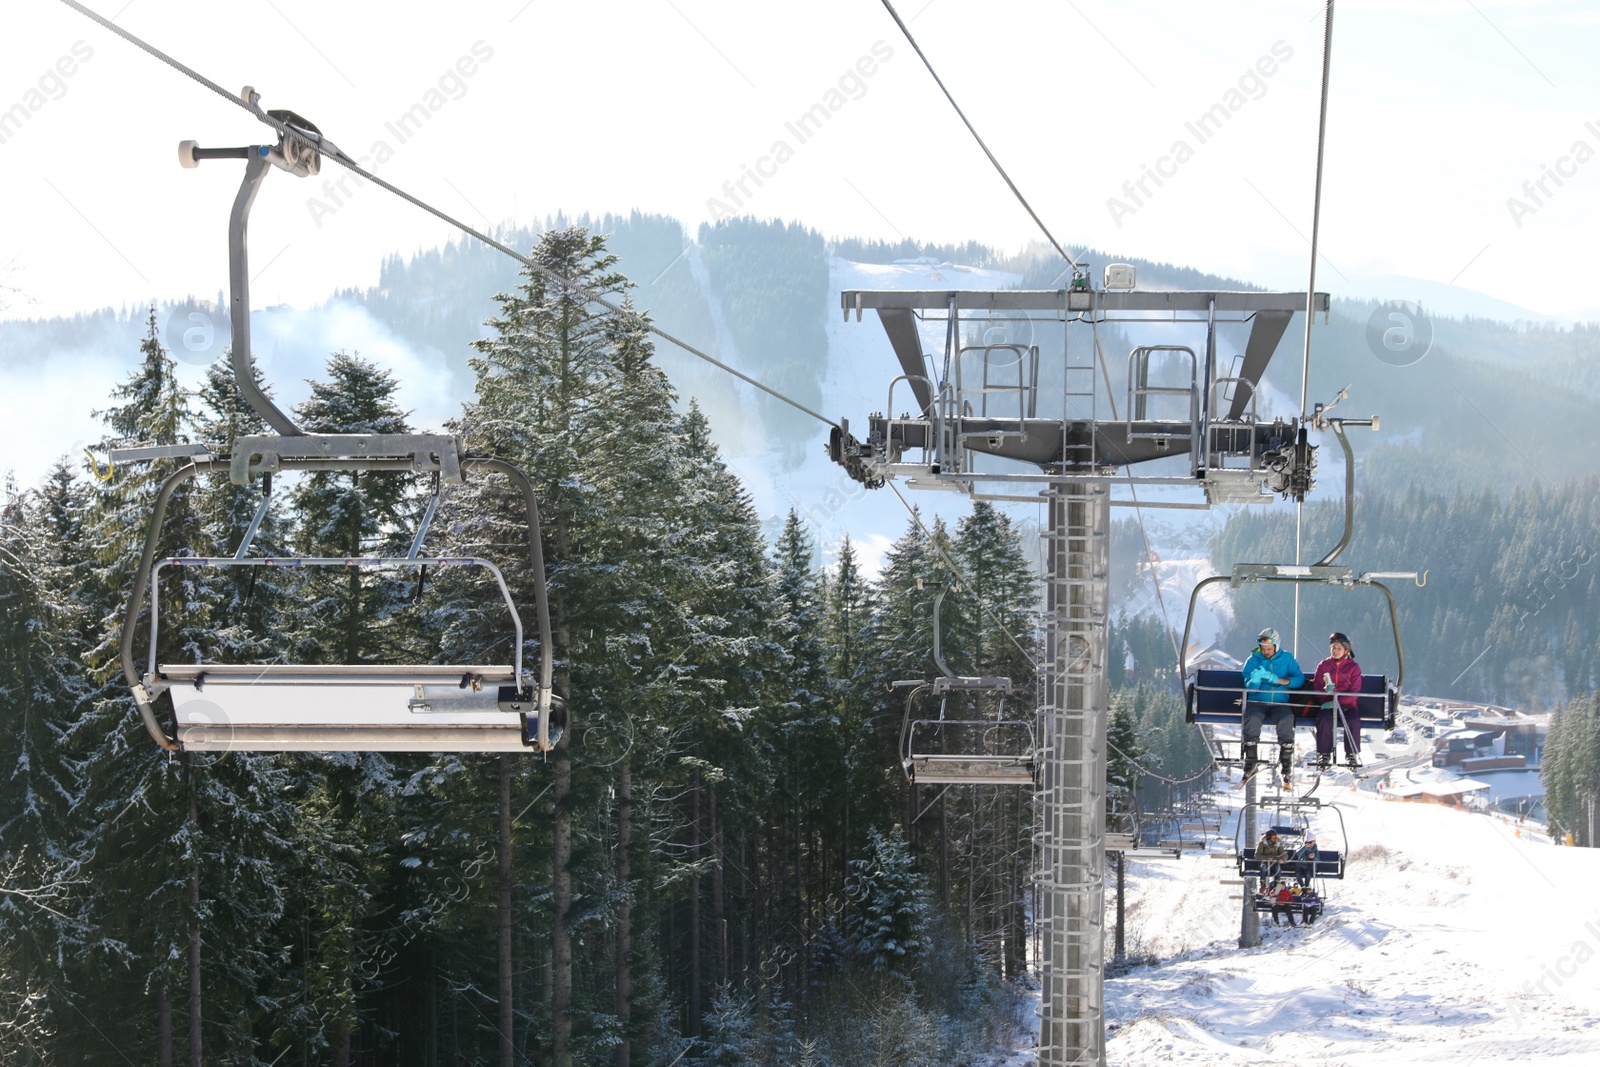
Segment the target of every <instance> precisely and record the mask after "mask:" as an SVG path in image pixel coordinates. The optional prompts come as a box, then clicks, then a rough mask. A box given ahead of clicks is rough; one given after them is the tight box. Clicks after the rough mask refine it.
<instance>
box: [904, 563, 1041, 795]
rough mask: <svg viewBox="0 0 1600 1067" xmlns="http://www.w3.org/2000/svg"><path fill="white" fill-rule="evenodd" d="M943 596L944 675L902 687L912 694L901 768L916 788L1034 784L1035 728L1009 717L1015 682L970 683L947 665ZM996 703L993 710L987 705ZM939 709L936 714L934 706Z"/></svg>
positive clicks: (937, 650)
mask: <svg viewBox="0 0 1600 1067" xmlns="http://www.w3.org/2000/svg"><path fill="white" fill-rule="evenodd" d="M944 596H945V594H944V592H943V591H941V592H940V593H939V595H938V596H937V597H935V598H934V603H933V617H934V629H933V658H934V662H935V663H936V664H937V665H938V667H939V670H940V672H941V673H940V674H939V676H938V677H936V678H934V679H933V680H931V681H927V680H922V679H919V680H916V681H910V682H897V683H895V684H896V686H897V687H904V688H909V689H910V692H909V693H908V694H907V696H906V706H905V717H904V719H903V721H902V724H901V728H900V763H901V767H902V768H903V769H904V770H905V774H906V778H907V779H908V780H910V781H911V782H912V783H913V784H916V785H1022V786H1031V785H1033V784H1034V765H1035V749H1036V742H1035V738H1034V732H1033V724H1032V723H1030V722H1026V721H1024V720H1021V719H1015V718H1007V717H1006V698H1007V697H1008V696H1010V695H1011V692H1012V685H1011V679H1010V678H983V677H964V676H961V675H958V674H956V673H954V672H953V671H951V670H950V669H949V668H948V667H947V666H946V665H945V662H944V658H943V650H942V648H941V645H940V637H939V606H940V604H941V603H942V602H943V600H944ZM991 698H992V700H993V710H992V711H986V710H985V709H984V708H983V704H984V702H985V701H986V700H987V699H991ZM935 701H936V702H937V704H936V714H930V713H929V710H930V709H929V704H930V703H932V702H935Z"/></svg>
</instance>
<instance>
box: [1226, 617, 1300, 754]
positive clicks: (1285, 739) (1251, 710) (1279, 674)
mask: <svg viewBox="0 0 1600 1067" xmlns="http://www.w3.org/2000/svg"><path fill="white" fill-rule="evenodd" d="M1242 673H1243V674H1244V687H1245V704H1244V746H1243V756H1244V774H1245V778H1247V779H1248V778H1249V777H1250V776H1251V775H1252V774H1254V773H1255V771H1256V768H1257V766H1258V765H1259V764H1260V762H1261V761H1260V760H1258V759H1257V758H1256V745H1257V743H1258V742H1260V740H1261V726H1262V724H1263V723H1264V722H1266V721H1267V720H1269V719H1270V720H1271V721H1272V723H1273V725H1274V727H1275V728H1276V729H1277V731H1278V765H1279V767H1280V768H1281V769H1282V771H1283V781H1284V784H1285V785H1287V784H1288V782H1289V775H1290V772H1291V771H1292V770H1293V769H1294V708H1292V707H1290V706H1289V693H1288V691H1289V690H1290V689H1298V688H1299V687H1300V686H1302V685H1304V684H1305V681H1306V675H1305V672H1304V671H1302V670H1301V669H1300V664H1298V663H1296V662H1295V658H1294V655H1293V654H1292V653H1290V652H1288V651H1286V650H1284V649H1281V648H1279V647H1278V631H1276V630H1274V629H1272V628H1271V627H1270V626H1269V627H1267V628H1266V629H1265V630H1262V631H1261V633H1260V634H1258V635H1257V636H1256V650H1255V651H1254V652H1252V653H1250V658H1249V659H1247V660H1245V661H1244V670H1243V672H1242Z"/></svg>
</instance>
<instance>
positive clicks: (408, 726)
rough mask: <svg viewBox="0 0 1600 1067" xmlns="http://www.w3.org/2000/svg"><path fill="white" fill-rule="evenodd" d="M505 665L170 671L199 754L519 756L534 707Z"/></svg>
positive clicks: (163, 672) (190, 741)
mask: <svg viewBox="0 0 1600 1067" xmlns="http://www.w3.org/2000/svg"><path fill="white" fill-rule="evenodd" d="M515 683H516V670H515V668H513V667H511V666H509V665H503V666H479V665H461V666H458V665H450V664H426V665H421V666H377V665H372V664H360V665H356V666H333V665H313V666H302V665H296V664H269V665H265V666H262V665H249V664H198V665H196V664H164V665H162V666H161V667H160V668H159V669H158V671H157V674H156V676H155V677H152V678H151V679H150V680H149V682H148V683H147V684H151V685H152V688H155V687H159V686H163V685H164V686H166V687H167V692H168V694H169V696H170V697H171V699H172V707H173V714H174V718H175V720H176V723H177V733H178V740H179V742H180V743H181V744H182V745H183V746H184V747H185V748H191V749H195V750H198V751H229V750H244V751H263V752H326V751H333V752H352V751H356V752H359V751H378V752H438V751H447V750H448V751H459V752H523V751H526V745H525V744H524V741H523V734H524V726H525V723H526V721H527V719H526V713H527V712H530V711H534V710H535V709H536V708H537V704H536V702H535V701H534V700H533V695H532V693H531V691H530V690H528V689H525V688H524V689H519V688H518V687H517V686H516V684H515Z"/></svg>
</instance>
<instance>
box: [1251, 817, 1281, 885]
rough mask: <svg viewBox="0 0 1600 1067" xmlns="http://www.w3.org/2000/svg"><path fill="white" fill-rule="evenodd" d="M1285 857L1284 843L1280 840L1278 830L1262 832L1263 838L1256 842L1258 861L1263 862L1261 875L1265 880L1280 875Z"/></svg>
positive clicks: (1273, 878) (1271, 879) (1270, 879)
mask: <svg viewBox="0 0 1600 1067" xmlns="http://www.w3.org/2000/svg"><path fill="white" fill-rule="evenodd" d="M1285 858H1286V853H1285V852H1284V850H1283V844H1282V842H1280V841H1279V840H1278V831H1276V830H1268V831H1267V832H1266V833H1264V834H1262V835H1261V840H1260V841H1258V842H1256V862H1258V863H1260V864H1261V877H1262V879H1263V880H1264V881H1273V880H1275V879H1276V878H1277V877H1278V872H1279V871H1281V870H1282V869H1283V861H1284V859H1285Z"/></svg>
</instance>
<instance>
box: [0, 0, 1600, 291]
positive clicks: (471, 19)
mask: <svg viewBox="0 0 1600 1067" xmlns="http://www.w3.org/2000/svg"><path fill="white" fill-rule="evenodd" d="M92 6H94V7H95V8H96V9H97V10H99V11H101V12H102V13H104V14H107V15H113V14H114V15H116V17H117V21H118V23H119V24H120V25H122V26H125V27H127V28H128V29H130V30H132V31H133V32H135V33H138V34H139V35H141V36H143V37H145V38H146V39H148V40H149V41H150V42H151V43H153V44H155V45H156V46H158V47H160V48H163V49H165V50H167V51H169V52H170V53H172V54H173V55H175V56H177V57H179V58H181V59H182V60H184V61H185V62H187V63H189V64H191V65H192V66H194V67H195V68H197V69H198V70H200V71H201V72H203V73H205V74H206V75H208V76H209V77H211V78H212V79H214V80H215V81H217V82H219V83H220V84H222V85H224V86H226V87H228V88H230V89H234V88H237V87H239V86H241V85H243V84H245V83H249V84H252V85H254V86H255V87H256V88H257V90H259V91H260V92H261V94H262V97H263V103H264V105H265V106H267V107H269V108H290V109H293V110H295V111H298V112H300V113H301V114H303V115H305V116H306V117H307V118H309V119H311V120H312V121H313V122H315V123H317V124H318V125H319V126H320V127H321V128H322V130H323V131H324V132H325V133H326V134H328V135H329V136H330V137H331V138H332V139H333V140H335V141H336V142H337V143H339V144H340V145H341V146H342V147H344V148H345V149H346V150H347V151H349V152H351V154H353V155H358V156H362V155H371V156H372V157H373V161H374V162H375V163H378V160H380V159H381V160H382V162H381V163H378V165H377V167H376V169H377V170H378V172H379V173H381V174H382V175H383V176H384V177H386V178H387V179H388V180H391V181H393V182H396V183H397V184H400V185H402V186H403V187H405V188H407V189H409V190H411V191H413V192H415V193H416V194H417V195H419V196H422V197H423V198H425V199H429V200H431V201H434V202H436V203H438V204H439V205H440V206H441V207H443V208H445V209H447V210H450V211H452V212H457V213H459V214H460V216H461V217H462V218H464V219H466V220H469V221H471V222H474V223H484V224H488V223H494V222H498V221H503V220H511V219H514V220H517V221H522V222H526V221H529V220H532V219H535V218H540V217H544V216H547V215H549V214H550V213H552V212H555V211H558V210H560V211H566V212H569V213H573V212H581V211H590V212H604V211H626V210H628V209H631V208H639V209H642V210H646V211H657V212H665V213H669V214H672V215H675V216H677V217H679V218H681V219H683V220H685V221H686V222H688V223H690V224H698V223H699V222H701V221H704V220H707V219H709V218H712V217H713V216H714V215H715V214H717V213H718V212H720V211H722V210H730V211H740V212H744V211H748V212H751V213H754V214H756V215H760V216H775V217H780V218H785V219H797V220H799V221H802V222H804V223H806V224H807V225H809V226H812V227H815V228H817V229H819V230H821V231H822V232H823V233H824V234H828V235H841V234H859V235H865V236H872V237H882V238H895V237H897V236H898V235H901V234H903V235H906V236H909V237H914V238H919V239H938V240H966V239H976V240H979V241H982V242H985V243H988V244H992V245H997V246H1000V247H1002V248H1016V247H1020V246H1021V245H1022V244H1023V243H1024V242H1026V241H1029V240H1032V239H1035V238H1037V236H1038V235H1037V231H1036V230H1035V229H1034V227H1033V224H1032V223H1031V222H1030V220H1029V219H1028V218H1027V216H1026V215H1025V214H1024V212H1023V211H1022V209H1021V208H1020V207H1019V206H1018V205H1017V204H1016V202H1015V201H1014V200H1013V199H1012V198H1011V197H1010V195H1009V194H1008V193H1007V191H1006V189H1005V188H1004V186H1003V185H1002V183H1001V182H1000V180H999V178H998V177H997V176H996V175H995V174H994V173H993V171H992V170H991V169H990V167H989V164H988V163H987V161H986V160H985V159H984V158H983V157H982V155H981V153H980V152H979V151H978V149H977V147H976V146H975V145H974V144H973V143H972V141H971V139H970V138H969V137H968V135H967V133H966V131H965V130H964V129H963V128H961V126H960V125H959V122H958V120H957V119H956V117H955V115H954V114H953V113H952V111H951V109H950V107H949V105H948V104H947V103H946V102H945V101H944V99H943V98H942V97H941V96H940V94H939V92H938V89H937V87H936V86H935V85H934V84H933V82H932V80H931V79H930V78H929V76H928V74H927V72H926V71H925V70H924V69H923V68H922V66H921V64H920V63H919V61H918V60H917V58H916V56H915V54H914V53H913V52H912V51H911V49H910V48H909V47H908V46H907V45H906V43H905V42H904V40H903V39H902V38H901V37H900V35H899V33H898V31H897V29H896V27H895V26H894V24H893V22H892V21H891V20H890V19H889V17H888V15H887V13H886V12H885V11H884V9H883V7H882V6H881V4H880V3H878V2H876V0H815V2H811V3H807V4H774V3H766V4H756V3H750V2H749V0H745V2H741V3H732V2H726V0H633V2H623V3H612V4H581V3H556V2H551V0H532V2H528V0H483V2H473V0H458V2H456V3H451V4H437V3H428V4H414V3H405V2H400V3H393V2H386V3H381V4H380V3H339V4H332V3H327V2H326V0H321V2H312V0H268V2H267V3H264V4H259V5H245V6H240V5H234V4H218V3H215V2H199V0H195V2H184V0H172V2H158V0H131V2H129V0H92ZM7 9H8V10H7V12H6V15H5V32H4V33H3V34H0V109H9V110H6V111H5V112H4V113H3V115H4V118H3V120H0V137H3V143H0V202H3V203H4V204H5V215H4V218H5V222H4V226H3V230H0V271H4V274H3V276H0V282H4V284H7V285H9V286H11V287H12V288H14V289H16V290H20V292H14V293H9V294H6V297H7V299H6V302H7V303H8V304H9V307H8V308H7V309H6V311H5V312H4V314H8V315H12V316H15V315H30V316H31V315H44V314H60V313H66V312H71V311H75V310H83V309H88V308H93V307H99V306H103V305H107V304H120V303H134V302H140V301H147V300H151V299H156V300H161V301H165V300H169V299H172V298H175V297H178V296H181V295H184V294H188V293H195V294H201V295H207V296H210V295H214V294H215V293H217V292H218V291H219V290H221V289H223V288H225V286H226V255H225V245H224V234H225V222H226V217H227V212H228V206H229V204H230V202H231V199H232V197H233V195H234V191H235V189H236V187H237V185H238V180H239V176H240V175H239V164H237V163H235V162H231V161H230V162H222V163H210V164H207V165H204V166H202V167H201V168H199V169H198V170H192V171H189V170H182V169H180V168H179V167H178V165H177V162H176V146H177V143H178V142H179V141H180V140H182V139H184V138H194V139H197V140H198V141H199V142H200V143H201V144H203V145H208V146H221V145H233V144H243V143H250V142H251V141H257V140H261V139H263V138H264V137H266V136H268V135H269V134H270V131H268V130H267V128H266V127H264V126H262V125H260V124H259V123H257V122H255V121H254V120H252V119H251V118H250V117H249V116H247V115H246V114H245V113H244V112H242V111H240V110H237V109H235V108H234V107H232V106H230V105H229V104H228V103H226V102H225V101H223V100H222V99H220V98H218V97H216V96H215V95H213V94H211V93H210V92H208V91H206V90H204V89H203V88H201V87H200V86H198V85H196V84H195V83H193V82H191V81H189V80H188V79H186V78H184V77H183V76H181V75H179V74H178V73H176V72H174V71H172V70H170V69H168V68H166V67H164V66H162V65H160V64H158V63H157V62H156V61H155V60H153V59H151V58H150V57H149V56H147V55H145V54H143V53H141V52H139V51H137V50H135V49H134V48H133V47H132V46H130V45H128V44H127V43H125V42H123V41H121V40H119V39H117V38H115V37H113V36H111V35H110V34H108V33H107V32H106V31H104V30H102V29H100V28H99V27H98V26H95V25H94V24H92V23H90V22H89V21H88V20H86V19H84V18H83V17H82V16H80V15H78V14H77V13H75V12H74V11H72V10H71V9H69V8H67V7H66V6H65V5H63V4H60V3H57V2H54V0H13V2H12V3H10V4H8V5H7ZM1320 12H1321V6H1320V5H1319V4H1317V3H1312V2H1305V0H1296V2H1287V0H1285V2H1256V3H1222V4H1199V3H1193V2H1192V0H1183V2H1160V0H1157V2H1142V3H1137V4H1127V3H1124V4H1114V3H1109V2H1104V0H1072V2H1050V3H1046V2H1030V0H1009V2H1008V0H998V2H996V0H985V2H983V3H977V2H975V0H931V2H924V0H903V2H902V6H901V13H902V15H903V16H904V17H906V18H907V19H908V20H910V22H911V26H912V29H913V31H914V32H915V33H916V34H917V36H918V38H919V41H920V43H921V44H922V46H923V47H924V49H925V50H926V51H927V52H928V54H929V56H930V57H931V58H932V59H933V61H934V63H935V64H936V66H937V67H938V69H939V71H940V73H941V74H942V75H943V77H944V78H945V80H946V82H947V84H948V85H949V86H950V88H951V90H952V91H953V92H954V93H955V94H956V97H957V99H958V100H959V101H960V102H961V103H962V105H963V106H964V107H965V108H966V110H967V112H968V114H969V115H970V116H971V117H972V118H973V120H974V122H975V123H976V124H977V126H978V128H979V130H980V131H981V132H982V133H983V134H984V136H985V137H986V138H987V139H988V141H989V142H990V144H991V146H992V147H993V148H994V150H995V151H996V153H997V154H998V155H999V157H1000V158H1001V160H1002V161H1003V162H1004V163H1005V164H1006V166H1007V167H1008V168H1009V169H1010V171H1011V173H1012V175H1013V177H1014V178H1015V180H1016V181H1017V183H1018V184H1019V185H1020V186H1021V188H1022V189H1023V190H1024V192H1025V193H1026V194H1027V195H1028V196H1029V197H1030V198H1031V199H1032V201H1033V203H1034V205H1035V207H1036V208H1037V209H1038V211H1039V213H1040V215H1041V216H1042V217H1043V218H1044V219H1045V220H1046V222H1047V224H1048V225H1050V227H1051V228H1052V229H1053V230H1054V231H1055V233H1056V234H1057V236H1058V237H1060V238H1061V239H1062V240H1063V241H1064V242H1066V243H1067V244H1068V245H1069V247H1071V246H1080V245H1085V244H1087V245H1092V246H1095V247H1099V248H1105V249H1109V250H1112V251H1115V252H1119V253H1122V254H1126V255H1137V256H1143V257H1150V258H1155V259H1161V260H1167V261H1173V262H1181V263H1186V264H1190V265H1193V266H1197V267H1203V268H1207V269H1210V270H1215V271H1221V272H1225V273H1229V274H1232V275H1235V276H1242V277H1245V278H1247V279H1249V280H1251V281H1255V282H1258V283H1263V284H1269V285H1275V286H1282V287H1284V288H1292V287H1297V286H1303V285H1304V277H1305V268H1306V257H1307V251H1308V245H1307V241H1306V235H1308V234H1309V232H1310V215H1311V190H1312V180H1311V179H1312V172H1313V160H1314V149H1315V131H1316V113H1317V90H1318V78H1319V63H1320V50H1321V34H1322V21H1321V17H1320ZM1597 30H1600V10H1597V9H1596V7H1595V6H1594V5H1592V4H1585V3H1578V2H1567V3H1528V2H1515V0H1513V2H1495V0H1476V2H1473V0H1436V2H1430V0H1422V2H1410V3H1407V2H1400V3H1393V2H1388V0H1383V2H1379V0H1363V2H1344V3H1341V4H1339V7H1338V17H1337V22H1336V27H1335V39H1334V67H1333V78H1332V96H1331V112H1330V117H1329V131H1328V146H1327V153H1328V160H1327V172H1326V180H1325V194H1324V217H1323V230H1322V242H1323V250H1324V252H1325V260H1324V262H1323V265H1322V267H1321V268H1320V272H1319V279H1318V281H1319V288H1328V289H1330V290H1332V291H1333V292H1335V293H1336V294H1338V293H1340V292H1341V291H1347V292H1356V291H1360V290H1362V288H1363V286H1364V285H1366V284H1368V283H1363V282H1362V281H1361V279H1362V277H1363V276H1371V275H1405V276H1411V277H1416V278H1421V279H1427V280H1430V281H1434V282H1452V281H1453V282H1455V283H1456V284H1458V285H1461V286H1465V287H1467V288H1471V289H1477V290H1481V291H1484V292H1490V293H1493V294H1495V295H1496V296H1498V297H1500V298H1502V299H1505V300H1508V301H1511V302H1514V303H1517V304H1521V305H1523V306H1525V307H1528V308H1531V309H1534V310H1536V311H1539V312H1542V313H1546V314H1565V315H1577V314H1579V313H1580V312H1582V311H1584V310H1585V309H1593V308H1597V307H1600V299H1597V298H1596V297H1595V296H1594V295H1593V293H1592V292H1591V291H1590V288H1589V286H1590V284H1591V283H1592V278H1593V274H1594V272H1593V271H1592V270H1590V269H1585V268H1583V267H1581V266H1580V265H1579V255H1580V252H1579V250H1580V249H1582V248H1585V247H1590V246H1593V245H1594V244H1595V243H1596V241H1595V239H1596V238H1597V237H1600V210H1597V207H1596V197H1595V191H1596V189H1597V188H1600V160H1596V159H1594V158H1592V156H1593V155H1594V153H1596V152H1597V151H1600V68H1597V65H1596V64H1595V63H1594V60H1593V51H1594V45H1595V43H1596V39H1597ZM63 71H67V72H69V73H62V72H63ZM464 72H465V73H464ZM819 104H820V105H822V106H823V108H824V109H825V110H826V113H827V116H828V117H827V119H826V121H825V122H821V121H820V120H814V126H813V127H812V128H806V127H802V126H800V125H799V124H798V122H799V119H800V117H801V116H803V115H805V114H806V113H807V112H808V111H810V110H811V109H812V108H813V107H814V106H815V105H819ZM418 105H421V107H420V108H418ZM1219 105H1220V106H1219ZM1208 112H1211V113H1213V118H1212V119H1211V121H1210V124H1209V125H1204V124H1202V123H1201V118H1202V116H1204V115H1206V114H1207V113H1208ZM407 113H414V114H416V115H418V116H422V115H425V116H426V118H425V120H424V119H423V118H420V117H419V118H415V119H413V121H412V125H411V127H410V128H405V127H402V126H401V125H400V120H401V118H402V116H405V115H406V114H407ZM1591 123H1592V125H1591ZM817 127H820V128H817ZM780 146H781V147H780ZM1147 168H1148V169H1149V171H1150V172H1153V173H1156V175H1157V177H1159V178H1160V184H1159V185H1157V184H1156V181H1155V179H1154V178H1151V177H1148V176H1146V175H1147ZM747 171H748V172H749V173H756V174H757V177H760V179H761V183H760V184H759V185H757V184H756V182H755V180H754V179H753V178H750V177H747V176H746V175H747ZM1162 172H1164V176H1163V175H1162ZM1551 173H1554V174H1555V177H1551V176H1550V174H1551ZM343 174H344V172H343V171H341V170H340V169H339V168H338V167H335V166H332V165H328V166H326V167H325V169H324V171H323V174H322V175H321V176H320V177H319V178H316V179H304V180H302V179H294V178H291V177H289V176H288V175H286V174H283V173H274V174H272V175H271V177H270V178H269V179H268V181H267V183H266V185H265V187H264V189H263V191H262V193H261V196H260V199H259V200H258V201H257V204H256V208H255V212H254V215H253V216H252V239H253V254H254V260H253V266H254V268H255V270H256V272H257V279H256V281H255V286H254V290H253V303H254V304H255V305H256V306H258V307H259V306H266V305H271V304H278V303H292V304H296V305H301V306H305V305H308V304H312V303H315V302H318V301H319V300H320V299H322V298H323V297H324V296H325V295H326V294H327V293H328V292H329V291H330V290H331V289H333V288H336V287H346V286H362V285H369V284H371V283H372V282H373V281H374V280H375V278H376V274H377V267H378V264H379V262H380V260H381V259H382V257H383V256H384V255H385V254H388V253H391V252H395V251H399V252H410V251H413V250H415V249H417V248H420V247H428V246H433V245H436V244H439V243H441V242H442V241H444V240H446V239H447V238H449V237H450V236H451V234H450V232H449V231H448V230H447V229H446V228H445V227H444V226H443V225H442V224H440V223H438V222H436V221H434V220H431V219H429V218H427V217H426V216H424V215H422V214H421V213H419V212H418V211H416V210H415V209H414V208H411V207H409V206H408V205H405V204H404V203H402V202H399V201H397V200H395V199H394V198H392V197H390V196H389V195H388V194H386V193H384V192H382V191H381V190H378V189H376V188H372V187H367V188H356V187H355V183H354V182H353V181H349V180H346V181H345V183H344V188H343V190H342V191H341V189H340V188H339V187H338V185H337V184H336V183H337V182H339V180H340V179H341V178H342V177H343ZM741 178H743V179H744V187H743V189H742V190H741V189H740V188H739V185H738V183H739V180H740V179H741ZM1141 178H1143V180H1144V185H1143V189H1140V187H1139V185H1138V184H1137V183H1138V182H1139V181H1140V179H1141ZM1558 181H1559V184H1558ZM1125 183H1129V184H1128V186H1127V187H1125ZM1524 183H1528V184H1527V185H1526V186H1525V184H1524ZM1541 183H1542V188H1541ZM1130 190H1131V191H1130ZM735 197H737V200H736V199H735ZM1513 197H1515V198H1517V199H1518V200H1519V201H1520V203H1521V205H1522V207H1520V208H1518V207H1517V205H1516V204H1512V203H1508V201H1509V200H1510V198H1513ZM1112 198H1117V200H1118V201H1120V206H1119V205H1118V204H1117V203H1113V202H1111V200H1112ZM718 202H720V204H719V203H718ZM1391 295H1395V296H1401V297H1404V296H1407V295H1409V294H1407V293H1404V292H1396V293H1394V294H1391ZM1597 314H1600V313H1597Z"/></svg>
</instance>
